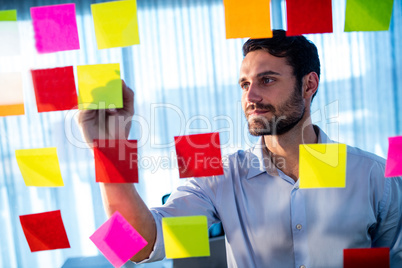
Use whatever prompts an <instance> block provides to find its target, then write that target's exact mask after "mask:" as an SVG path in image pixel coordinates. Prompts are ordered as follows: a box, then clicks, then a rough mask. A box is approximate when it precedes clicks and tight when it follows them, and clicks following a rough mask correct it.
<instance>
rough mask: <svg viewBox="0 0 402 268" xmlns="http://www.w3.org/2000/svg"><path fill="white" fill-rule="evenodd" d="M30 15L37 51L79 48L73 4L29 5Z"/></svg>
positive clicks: (45, 51) (47, 51)
mask: <svg viewBox="0 0 402 268" xmlns="http://www.w3.org/2000/svg"><path fill="white" fill-rule="evenodd" d="M31 17H32V23H33V28H34V31H35V40H36V49H37V51H38V52H39V53H50V52H57V51H65V50H74V49H80V43H79V39H78V29H77V20H76V14H75V4H73V3H72V4H62V5H52V6H41V7H31Z"/></svg>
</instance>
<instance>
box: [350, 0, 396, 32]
mask: <svg viewBox="0 0 402 268" xmlns="http://www.w3.org/2000/svg"><path fill="white" fill-rule="evenodd" d="M393 4H394V0H347V2H346V15H345V32H353V31H387V30H388V29H389V25H390V22H391V15H392V6H393Z"/></svg>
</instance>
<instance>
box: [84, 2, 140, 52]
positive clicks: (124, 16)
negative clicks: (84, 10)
mask: <svg viewBox="0 0 402 268" xmlns="http://www.w3.org/2000/svg"><path fill="white" fill-rule="evenodd" d="M91 10H92V17H93V20H94V26H95V35H96V42H97V44H98V49H104V48H112V47H126V46H131V45H135V44H139V43H140V36H139V33H138V19H137V1H135V0H125V1H115V2H107V3H99V4H92V5H91Z"/></svg>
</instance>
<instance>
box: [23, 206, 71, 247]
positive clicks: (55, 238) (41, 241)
mask: <svg viewBox="0 0 402 268" xmlns="http://www.w3.org/2000/svg"><path fill="white" fill-rule="evenodd" d="M20 222H21V226H22V230H23V231H24V234H25V237H26V239H27V241H28V245H29V248H30V249H31V251H32V252H36V251H42V250H51V249H59V248H70V243H69V242H68V238H67V233H66V230H65V229H64V224H63V220H62V219H61V213H60V210H55V211H49V212H44V213H37V214H29V215H22V216H20Z"/></svg>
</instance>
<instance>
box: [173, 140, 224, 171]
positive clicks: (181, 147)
mask: <svg viewBox="0 0 402 268" xmlns="http://www.w3.org/2000/svg"><path fill="white" fill-rule="evenodd" d="M174 140H175V144H176V154H177V162H178V166H179V173H180V178H188V177H204V176H214V175H222V174H223V166H222V156H221V148H220V141H219V133H218V132H215V133H207V134H196V135H186V136H178V137H175V138H174Z"/></svg>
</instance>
